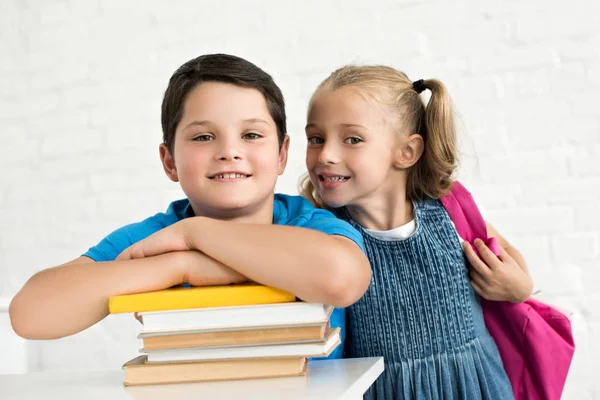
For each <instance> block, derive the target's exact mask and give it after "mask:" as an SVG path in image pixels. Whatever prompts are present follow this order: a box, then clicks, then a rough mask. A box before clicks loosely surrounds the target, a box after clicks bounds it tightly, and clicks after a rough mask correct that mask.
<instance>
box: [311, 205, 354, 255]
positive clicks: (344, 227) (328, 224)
mask: <svg viewBox="0 0 600 400" xmlns="http://www.w3.org/2000/svg"><path fill="white" fill-rule="evenodd" d="M300 226H302V227H304V228H309V229H314V230H317V231H320V232H323V233H326V234H328V235H339V236H344V237H346V238H348V239H350V240H352V241H353V242H354V243H356V244H357V245H358V247H360V249H361V250H362V251H365V243H364V240H363V237H362V235H361V234H360V232H358V231H357V230H356V229H355V228H354V227H353V226H352V225H350V224H349V223H348V222H346V221H344V220H342V219H339V218H337V217H336V216H335V215H333V213H331V212H330V211H327V210H320V209H317V210H315V212H314V213H313V214H312V215H311V217H310V218H309V219H307V220H306V222H305V223H304V224H302V225H300Z"/></svg>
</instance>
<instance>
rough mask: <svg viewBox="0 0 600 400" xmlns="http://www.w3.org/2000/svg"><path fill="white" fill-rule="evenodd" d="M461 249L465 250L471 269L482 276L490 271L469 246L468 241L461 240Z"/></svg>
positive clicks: (487, 274)
mask: <svg viewBox="0 0 600 400" xmlns="http://www.w3.org/2000/svg"><path fill="white" fill-rule="evenodd" d="M463 250H464V251H465V255H466V256H467V259H468V260H469V263H470V264H471V267H472V269H473V270H475V271H477V272H478V273H479V274H480V275H482V276H486V277H487V276H489V275H490V274H491V273H492V270H491V269H490V267H488V266H487V265H486V263H485V262H483V261H482V260H481V258H479V256H478V255H477V253H475V250H473V248H472V247H471V244H470V243H469V242H466V241H465V242H463Z"/></svg>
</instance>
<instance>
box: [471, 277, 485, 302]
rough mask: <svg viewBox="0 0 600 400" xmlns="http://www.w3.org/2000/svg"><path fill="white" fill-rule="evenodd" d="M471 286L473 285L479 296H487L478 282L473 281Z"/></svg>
mask: <svg viewBox="0 0 600 400" xmlns="http://www.w3.org/2000/svg"><path fill="white" fill-rule="evenodd" d="M471 286H472V287H473V290H474V291H475V293H477V294H478V295H479V296H481V297H483V298H484V299H485V298H486V294H485V291H484V290H483V288H482V287H481V286H480V285H479V284H478V283H477V282H474V281H471Z"/></svg>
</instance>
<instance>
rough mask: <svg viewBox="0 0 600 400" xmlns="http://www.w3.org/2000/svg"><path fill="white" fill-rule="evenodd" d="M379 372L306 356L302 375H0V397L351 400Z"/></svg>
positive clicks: (365, 363) (376, 362)
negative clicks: (193, 379) (172, 380)
mask: <svg viewBox="0 0 600 400" xmlns="http://www.w3.org/2000/svg"><path fill="white" fill-rule="evenodd" d="M382 372H383V358H381V357H377V358H356V359H343V360H323V361H311V362H309V364H308V369H307V373H306V375H305V376H299V377H290V378H272V379H253V380H245V381H226V382H205V383H187V384H177V385H156V386H136V387H127V388H126V387H123V378H124V373H123V371H96V372H46V373H45V372H39V373H29V374H20V375H16V374H13V375H0V399H2V400H9V399H10V400H12V399H61V400H62V399H82V400H94V399H102V400H105V399H110V400H120V399H128V400H132V399H134V400H176V399H194V400H197V399H218V400H224V399H245V400H246V399H248V400H250V399H286V400H287V399H290V400H292V399H350V400H358V399H361V398H362V395H363V394H364V392H365V391H366V390H367V389H368V388H369V387H370V386H371V384H372V383H373V382H375V380H376V379H377V377H378V376H379V375H380V374H381V373H382Z"/></svg>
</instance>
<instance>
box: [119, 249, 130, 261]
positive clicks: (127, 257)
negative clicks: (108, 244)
mask: <svg viewBox="0 0 600 400" xmlns="http://www.w3.org/2000/svg"><path fill="white" fill-rule="evenodd" d="M130 259H131V254H130V252H129V249H125V250H123V251H122V252H121V254H119V255H118V256H117V258H116V261H123V260H130Z"/></svg>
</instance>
